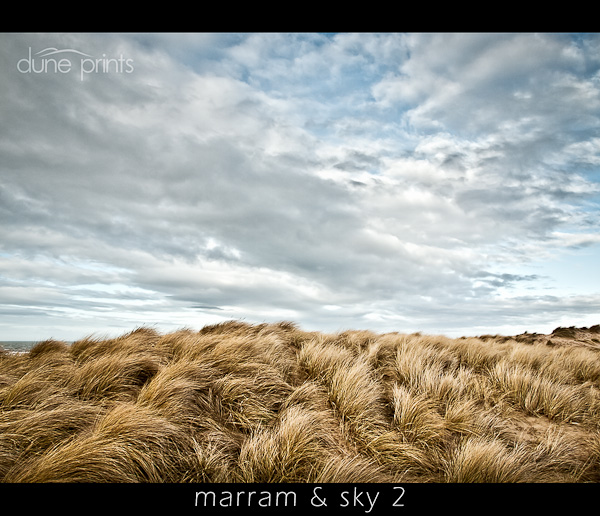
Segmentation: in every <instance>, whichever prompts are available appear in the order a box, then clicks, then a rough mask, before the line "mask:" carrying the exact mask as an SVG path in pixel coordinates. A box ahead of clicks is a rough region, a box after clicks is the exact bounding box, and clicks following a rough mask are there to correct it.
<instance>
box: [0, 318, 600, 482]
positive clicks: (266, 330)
mask: <svg viewBox="0 0 600 516" xmlns="http://www.w3.org/2000/svg"><path fill="white" fill-rule="evenodd" d="M599 353H600V326H593V327H591V328H557V329H556V330H554V332H553V333H552V334H550V335H539V334H522V335H517V336H514V337H505V336H498V335H482V336H479V337H462V338H457V339H453V338H448V337H444V336H436V335H422V334H419V333H414V334H402V333H386V334H377V333H374V332H371V331H366V330H352V331H344V332H339V333H332V334H328V333H321V332H306V331H303V330H301V329H300V328H299V327H298V326H297V325H295V324H293V323H291V322H281V323H276V324H258V325H252V324H248V323H244V322H239V321H229V322H226V323H220V324H215V325H210V326H206V327H204V328H202V329H201V330H200V331H194V330H190V329H185V328H184V329H181V330H178V331H176V332H172V333H167V334H161V333H159V332H157V331H156V330H154V329H151V328H147V327H140V328H137V329H135V330H133V331H131V332H129V333H126V334H124V335H122V336H120V337H117V338H110V339H102V338H94V337H86V338H83V339H81V340H78V341H76V342H73V343H72V344H67V343H65V342H61V341H56V340H46V341H43V342H39V343H38V344H36V345H35V346H34V347H33V348H32V349H31V351H30V352H28V353H22V354H14V353H9V352H7V351H1V352H0V480H1V481H2V482H14V483H28V482H111V483H112V482H123V483H129V482H136V483H137V482H160V483H162V482H177V483H184V482H319V483H326V482H461V483H462V482H597V481H598V480H600V360H598V359H599Z"/></svg>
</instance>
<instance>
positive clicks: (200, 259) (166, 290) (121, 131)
mask: <svg viewBox="0 0 600 516" xmlns="http://www.w3.org/2000/svg"><path fill="white" fill-rule="evenodd" d="M1 38H2V43H3V46H2V48H3V50H2V53H1V55H0V65H1V66H2V69H3V70H6V71H7V73H4V74H2V75H1V77H0V87H2V89H3V90H2V91H4V92H6V93H5V95H4V96H3V98H2V99H0V116H2V119H3V127H2V130H1V132H0V155H1V157H2V160H1V163H2V165H0V167H1V168H0V219H1V220H0V222H1V224H0V242H1V243H0V304H2V310H3V312H2V313H3V314H4V316H3V317H4V319H0V321H2V320H3V321H4V322H0V325H1V324H4V328H6V331H9V332H10V331H12V332H14V333H17V332H21V331H22V330H23V325H22V324H21V323H19V322H18V321H19V319H18V316H17V314H20V313H23V310H25V311H26V312H27V313H29V314H33V315H32V317H33V316H34V315H35V316H36V317H38V319H37V321H41V322H42V324H40V328H43V329H44V330H48V329H50V328H53V327H56V326H53V325H56V324H57V322H56V321H57V318H58V316H59V315H60V317H63V318H64V319H65V320H70V321H71V322H72V329H71V330H68V326H69V324H67V323H62V324H61V325H60V327H61V331H63V332H70V333H71V334H73V333H75V332H76V331H81V330H82V329H83V328H84V327H86V328H89V327H90V326H94V325H95V324H96V323H95V322H94V316H95V314H96V315H98V314H100V319H99V321H100V322H101V323H103V324H108V325H110V324H112V325H115V326H116V327H118V328H123V327H126V326H127V325H136V324H139V322H140V320H144V321H148V320H150V321H151V320H154V321H155V323H156V324H161V325H166V326H169V325H170V324H182V325H194V324H196V322H197V323H201V322H203V321H209V320H214V318H215V317H217V318H218V319H219V320H220V319H223V318H228V317H231V318H236V317H245V318H248V319H251V320H258V321H261V320H273V319H281V318H290V319H294V320H296V321H298V322H300V323H301V324H304V325H306V326H308V327H312V328H315V329H325V330H326V329H331V328H334V329H335V328H347V327H365V326H369V327H373V328H375V329H386V330H393V329H394V325H395V329H396V330H402V329H403V328H409V327H410V328H415V329H419V325H422V327H421V328H420V329H424V330H427V329H428V328H431V329H436V330H439V331H442V330H444V328H445V330H444V331H453V330H452V329H453V328H460V329H461V330H463V329H468V328H469V327H470V326H472V327H475V326H477V324H478V323H477V321H479V322H480V323H481V324H484V323H485V324H490V325H496V326H498V327H500V326H501V327H503V328H505V327H508V326H510V325H511V324H526V322H527V314H528V313H529V314H531V317H532V319H530V320H531V321H533V322H532V324H534V323H535V321H541V322H543V321H546V320H548V319H550V318H551V316H552V315H551V314H557V313H558V314H563V313H564V314H568V313H569V310H574V308H573V307H575V306H577V307H578V306H580V304H578V303H575V301H573V302H572V303H570V302H568V301H567V300H561V299H560V296H558V295H557V296H555V297H553V298H548V297H535V295H534V294H531V296H532V297H531V298H527V297H526V296H523V295H522V294H523V289H524V288H527V289H533V290H529V291H528V292H529V293H531V292H534V291H535V289H536V288H539V289H541V290H543V289H542V287H539V285H541V284H542V283H543V282H544V281H545V280H544V275H543V274H539V273H536V271H535V267H534V265H535V263H536V260H539V259H540V257H542V258H544V259H545V258H546V257H548V256H551V255H552V254H554V253H557V252H559V251H560V250H561V249H570V250H574V249H583V248H585V249H592V250H594V249H596V247H595V246H596V245H597V243H599V239H598V233H597V230H596V229H595V228H596V227H597V225H596V223H597V222H598V216H597V214H598V210H597V200H598V183H597V178H596V179H594V172H593V167H594V166H595V165H596V164H597V158H598V152H597V151H598V145H597V143H598V142H597V137H596V136H595V132H594V131H595V127H597V120H598V114H599V113H598V107H599V105H598V99H599V97H598V93H599V89H598V86H599V84H598V80H597V79H598V69H599V66H600V63H598V61H597V58H596V57H595V55H594V53H593V51H592V50H593V48H595V47H594V45H596V46H597V44H598V42H597V41H595V38H594V37H590V38H589V39H583V40H581V39H579V40H577V39H573V38H569V37H568V36H562V35H547V34H546V35H511V34H508V35H495V34H491V35H489V34H488V35H478V34H473V35H460V34H455V35H445V34H436V35H425V34H417V35H410V34H409V35H405V34H337V35H333V36H328V35H321V34H248V35H246V34H229V35H218V34H214V35H213V34H198V35H196V34H186V35H181V36H180V35H171V34H137V35H116V34H112V35H93V34H90V35H87V34H77V35H61V34H51V35H34V34H25V35H19V34H10V35H8V34H7V35H3V36H1ZM50 46H52V47H56V48H74V49H77V50H79V51H81V52H85V53H87V54H89V55H92V56H102V55H106V56H108V57H110V56H119V55H122V56H123V57H127V58H130V59H132V62H133V65H134V71H133V72H132V73H131V74H125V73H98V74H95V75H92V74H89V76H86V77H85V78H84V79H85V80H81V77H80V75H78V74H77V73H72V74H64V75H59V74H37V75H34V74H22V73H19V72H18V70H16V66H15V63H16V61H18V59H20V58H21V57H23V56H25V55H27V51H28V48H29V47H31V48H32V49H33V50H34V51H37V50H40V49H43V48H47V47H50ZM4 122H5V123H4ZM529 265H531V266H532V267H534V268H533V269H532V270H527V267H528V266H529ZM536 286H538V287H536ZM511 292H512V293H513V297H511ZM542 294H543V295H544V296H546V295H547V294H548V293H547V292H542V293H541V294H539V295H540V296H542ZM526 299H527V301H526ZM532 299H535V301H532ZM588 301H589V302H590V306H591V307H597V306H598V299H597V298H594V297H592V298H588ZM528 303H529V306H531V307H532V308H531V309H530V310H529V311H528V310H527V308H526V307H527V306H528ZM332 307H335V308H336V309H335V310H334V309H332ZM536 307H541V308H539V310H538V309H537V308H536ZM520 310H523V312H521V311H520ZM573 313H574V312H573ZM174 314H177V315H174ZM524 314H525V315H524ZM547 314H550V315H547ZM211 318H213V319H211ZM48 321H50V322H48ZM110 321H112V323H111V322H110ZM541 322H540V324H541ZM544 324H545V322H544ZM11 328H12V329H11ZM523 329H527V328H523ZM94 331H95V330H94ZM489 331H493V330H491V329H490V330H489ZM489 331H486V332H489ZM12 337H13V334H11V338H12Z"/></svg>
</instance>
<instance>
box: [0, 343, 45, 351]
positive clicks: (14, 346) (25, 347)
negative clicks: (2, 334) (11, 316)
mask: <svg viewBox="0 0 600 516" xmlns="http://www.w3.org/2000/svg"><path fill="white" fill-rule="evenodd" d="M38 342H40V341H39V340H0V347H2V348H3V349H5V350H6V351H29V350H30V349H31V348H32V347H33V346H35V345H36V344H37V343H38Z"/></svg>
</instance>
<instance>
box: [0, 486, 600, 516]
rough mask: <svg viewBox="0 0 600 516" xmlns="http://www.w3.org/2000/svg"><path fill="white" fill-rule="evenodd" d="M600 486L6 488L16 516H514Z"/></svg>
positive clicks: (561, 506)
mask: <svg viewBox="0 0 600 516" xmlns="http://www.w3.org/2000/svg"><path fill="white" fill-rule="evenodd" d="M599 494H600V485H599V484H1V485H0V496H1V497H2V503H3V506H4V507H14V508H18V509H19V510H21V511H22V510H42V509H44V510H48V509H56V510H62V511H65V510H67V511H71V510H72V511H73V512H75V511H77V512H81V511H89V510H91V509H94V510H98V511H101V510H102V511H106V510H108V511H111V512H110V513H109V514H108V516H112V512H114V511H119V512H122V511H126V510H127V511H128V510H137V511H139V510H149V511H152V512H151V513H154V514H158V513H159V512H158V511H161V510H168V511H169V512H170V513H174V512H173V511H176V514H242V513H246V514H247V513H248V511H249V510H252V511H256V513H257V514H261V513H265V514H274V513H276V512H277V513H279V514H284V515H287V514H294V513H295V514H310V515H311V516H318V515H319V514H323V515H324V514H326V513H328V512H329V511H332V510H336V511H339V514H341V515H344V514H366V515H376V514H385V515H395V514H397V515H404V514H434V511H444V512H443V514H448V513H456V514H461V516H462V515H465V514H477V515H481V514H484V513H488V512H490V511H492V510H494V511H498V512H499V513H502V514H509V515H511V516H512V515H516V514H526V513H527V512H529V511H531V512H532V514H539V513H540V511H550V512H549V514H560V513H566V512H567V511H568V512H569V513H570V512H574V511H576V510H578V509H581V510H583V511H585V510H586V508H589V507H595V506H597V503H598V500H599V498H598V495H599Z"/></svg>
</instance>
